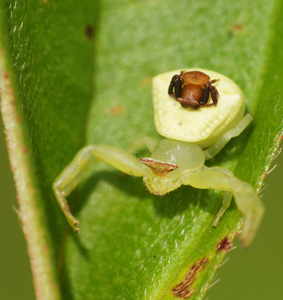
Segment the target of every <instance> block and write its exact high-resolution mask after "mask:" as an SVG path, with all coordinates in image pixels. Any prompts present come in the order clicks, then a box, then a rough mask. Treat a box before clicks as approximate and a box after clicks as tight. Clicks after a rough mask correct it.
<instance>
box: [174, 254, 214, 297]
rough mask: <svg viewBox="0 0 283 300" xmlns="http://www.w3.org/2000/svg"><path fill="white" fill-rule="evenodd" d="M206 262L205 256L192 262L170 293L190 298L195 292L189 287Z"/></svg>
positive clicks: (207, 260)
mask: <svg viewBox="0 0 283 300" xmlns="http://www.w3.org/2000/svg"><path fill="white" fill-rule="evenodd" d="M208 263H209V259H208V258H206V257H205V258H203V259H201V260H199V261H197V262H196V263H194V264H193V265H192V266H191V268H190V271H189V272H188V273H187V275H186V277H185V279H184V280H183V281H182V282H181V283H179V284H177V285H176V286H175V287H173V289H172V294H173V295H174V296H175V297H177V298H182V299H188V298H190V297H191V296H192V295H193V293H194V292H195V290H194V289H191V286H192V284H193V283H194V281H195V279H196V275H197V274H198V273H199V272H201V271H202V270H203V269H204V268H205V267H206V266H207V265H208Z"/></svg>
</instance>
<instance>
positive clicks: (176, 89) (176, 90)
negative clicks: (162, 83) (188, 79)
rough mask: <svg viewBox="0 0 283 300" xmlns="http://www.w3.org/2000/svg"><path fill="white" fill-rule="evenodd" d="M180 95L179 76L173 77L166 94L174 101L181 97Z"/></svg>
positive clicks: (180, 84) (180, 83) (180, 82)
mask: <svg viewBox="0 0 283 300" xmlns="http://www.w3.org/2000/svg"><path fill="white" fill-rule="evenodd" d="M181 93H182V80H181V79H180V75H174V76H173V77H172V79H171V82H170V84H169V88H168V94H169V95H170V96H171V97H173V98H174V99H175V100H176V99H177V98H179V97H181Z"/></svg>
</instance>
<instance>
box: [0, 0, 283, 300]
mask: <svg viewBox="0 0 283 300" xmlns="http://www.w3.org/2000/svg"><path fill="white" fill-rule="evenodd" d="M282 10H283V7H282V4H281V2H280V1H279V0H278V1H276V0H274V1H267V0H260V1H257V3H256V4H253V3H252V2H248V1H244V0H240V1H232V0H229V1H225V2H224V1H205V2H204V1H198V2H197V3H196V2H193V1H181V0H177V1H167V0H164V1H133V0H123V1H119V2H117V3H116V2H114V3H113V1H109V0H105V1H100V2H98V1H83V2H80V1H75V0H73V1H68V4H66V3H63V2H62V3H60V2H51V1H48V0H42V1H41V2H40V1H34V0H33V1H29V2H24V1H21V2H20V1H5V2H2V3H1V4H0V22H1V27H0V34H1V41H0V43H1V44H0V47H1V48H0V55H1V57H0V59H1V61H0V62H1V64H0V68H1V107H2V112H3V119H4V123H5V127H6V133H7V138H8V146H9V152H10V159H11V164H12V166H13V172H14V176H15V180H16V186H17V191H18V198H19V214H20V218H21V222H22V226H23V230H24V233H25V236H26V239H27V243H28V248H29V253H30V257H31V264H32V270H33V274H34V278H35V289H36V294H37V296H38V298H39V299H59V298H63V299H175V298H176V293H175V295H174V293H173V292H172V291H173V289H175V290H176V289H177V288H178V287H179V289H181V290H182V291H186V292H184V294H186V293H187V298H188V297H189V298H190V299H202V298H203V296H204V294H205V292H206V290H207V289H208V288H209V286H210V284H211V281H212V279H213V276H214V274H215V271H216V269H217V267H218V266H219V265H220V263H221V261H222V260H223V257H224V256H225V254H226V251H217V245H218V244H219V243H220V241H222V240H223V239H224V238H225V237H228V239H229V241H231V242H232V241H233V239H234V237H235V235H236V234H237V233H238V232H239V231H240V228H241V215H240V213H239V212H238V211H237V210H236V207H235V205H231V207H230V208H229V210H228V211H227V212H226V213H225V215H224V216H223V217H222V219H221V221H220V222H219V225H218V227H217V228H216V229H215V228H212V226H211V224H212V221H213V219H214V217H215V214H216V212H217V210H218V209H219V207H220V205H221V199H222V196H223V194H222V193H220V192H215V191H212V190H207V191H199V190H196V189H193V188H191V187H182V188H180V189H178V190H176V191H174V192H172V193H170V194H168V195H166V196H163V197H159V196H154V195H151V194H150V193H149V192H148V191H146V190H145V187H144V185H143V183H142V180H141V179H140V178H132V177H130V176H126V175H124V174H121V173H119V172H118V171H117V170H115V169H113V168H111V167H109V166H108V165H106V164H103V163H97V164H96V165H94V167H93V168H92V172H90V174H89V175H88V177H87V178H86V180H85V181H84V182H83V183H82V184H81V185H80V186H79V188H77V189H76V191H75V192H74V193H73V194H72V195H71V196H70V197H69V200H70V203H71V207H72V211H73V212H74V214H75V215H76V216H77V217H78V218H79V220H80V222H81V228H82V233H81V234H80V235H79V236H77V235H75V234H74V233H73V232H72V231H71V230H70V228H69V227H68V225H67V223H66V220H65V218H64V216H63V214H62V213H61V211H60V209H59V206H58V205H57V202H56V200H55V198H54V196H53V193H52V189H51V186H52V182H53V181H54V179H55V178H56V176H57V175H58V174H59V173H60V171H61V170H62V169H63V168H64V167H65V166H66V165H67V164H68V163H69V162H70V160H71V159H72V157H73V156H74V155H75V153H76V152H77V151H78V150H79V149H80V148H81V147H82V146H83V145H85V144H101V143H103V144H107V145H113V146H116V147H121V148H124V149H130V150H134V149H133V148H132V147H133V144H134V141H135V140H137V139H139V138H142V137H143V136H145V135H147V136H150V137H153V138H158V134H157V133H156V131H155V129H154V123H153V118H152V116H153V111H152V103H151V101H152V100H151V98H152V96H151V79H152V77H153V76H155V75H157V74H159V73H162V72H165V71H169V70H174V69H181V68H185V67H203V68H206V69H212V70H215V71H217V72H220V73H223V74H225V75H227V76H229V77H231V78H232V79H233V80H235V81H236V82H237V83H238V84H239V86H240V87H241V88H242V89H243V91H244V94H245V96H246V99H247V105H248V109H249V111H250V112H251V113H252V114H253V115H254V122H253V125H252V126H250V128H249V129H248V130H246V132H245V133H243V134H242V135H241V136H240V137H239V138H237V139H234V140H233V141H231V142H230V143H229V144H228V145H227V146H226V147H225V149H224V150H223V151H222V152H221V153H220V154H219V155H218V156H217V157H216V158H215V159H214V160H213V161H212V162H211V163H210V164H211V165H221V166H224V167H227V168H230V169H231V170H232V171H235V174H236V176H238V177H239V178H241V179H243V180H246V181H248V182H249V183H251V184H252V185H253V186H254V187H255V189H257V190H259V189H260V187H261V184H262V181H263V178H264V174H266V172H267V170H268V168H269V166H270V162H271V159H272V158H273V157H274V155H275V153H276V151H277V149H278V147H279V142H280V137H281V136H282V134H283V133H282V131H283V129H282V127H283V125H282V124H283V123H282V115H283V105H282V98H281V95H282V86H281V82H282V77H283V76H282V72H283V71H282V70H281V69H280V68H278V66H281V65H282V60H283V54H282V51H281V45H282V42H283V41H282V34H280V33H281V32H282V30H283V24H282V19H280V16H281V15H282V12H283V11H282ZM189 281H191V285H189V287H185V284H188V282H189ZM182 284H183V286H182ZM184 294H183V295H184ZM183 298H186V297H185V296H184V297H183Z"/></svg>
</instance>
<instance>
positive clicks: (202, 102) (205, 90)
mask: <svg viewBox="0 0 283 300" xmlns="http://www.w3.org/2000/svg"><path fill="white" fill-rule="evenodd" d="M209 92H210V89H209V86H207V85H205V86H204V88H203V89H202V97H201V99H200V101H199V104H200V105H201V106H207V105H206V103H207V101H208V98H209Z"/></svg>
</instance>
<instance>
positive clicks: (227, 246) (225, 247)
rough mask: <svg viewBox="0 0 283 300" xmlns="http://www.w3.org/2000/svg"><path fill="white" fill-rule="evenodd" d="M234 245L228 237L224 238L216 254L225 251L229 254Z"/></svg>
mask: <svg viewBox="0 0 283 300" xmlns="http://www.w3.org/2000/svg"><path fill="white" fill-rule="evenodd" d="M231 245H232V243H231V242H230V241H229V239H228V238H227V236H226V237H225V238H223V239H222V240H221V241H220V243H218V244H217V247H216V252H220V251H222V250H223V251H225V252H228V251H229V250H230V248H231Z"/></svg>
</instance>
